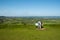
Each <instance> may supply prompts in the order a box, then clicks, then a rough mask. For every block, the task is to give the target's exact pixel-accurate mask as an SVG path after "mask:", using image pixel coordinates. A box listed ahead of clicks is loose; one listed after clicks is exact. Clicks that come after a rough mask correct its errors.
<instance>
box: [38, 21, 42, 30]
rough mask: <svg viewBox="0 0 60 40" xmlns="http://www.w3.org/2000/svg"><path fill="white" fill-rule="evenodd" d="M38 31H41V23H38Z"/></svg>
mask: <svg viewBox="0 0 60 40" xmlns="http://www.w3.org/2000/svg"><path fill="white" fill-rule="evenodd" d="M38 29H41V21H38Z"/></svg>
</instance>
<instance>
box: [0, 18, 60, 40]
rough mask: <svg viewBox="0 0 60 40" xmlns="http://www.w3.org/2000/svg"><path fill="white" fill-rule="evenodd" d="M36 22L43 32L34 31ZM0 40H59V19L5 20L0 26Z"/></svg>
mask: <svg viewBox="0 0 60 40" xmlns="http://www.w3.org/2000/svg"><path fill="white" fill-rule="evenodd" d="M6 20H7V21H6ZM38 20H42V22H43V26H44V28H46V29H45V30H36V27H35V25H34V23H35V22H36V21H38ZM0 40H60V19H59V18H54V19H53V18H48V19H40V18H25V19H24V18H6V19H5V21H4V22H3V23H1V24H0Z"/></svg>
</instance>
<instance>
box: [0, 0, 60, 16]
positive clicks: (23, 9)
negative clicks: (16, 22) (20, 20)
mask: <svg viewBox="0 0 60 40" xmlns="http://www.w3.org/2000/svg"><path fill="white" fill-rule="evenodd" d="M0 16H60V0H0Z"/></svg>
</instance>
